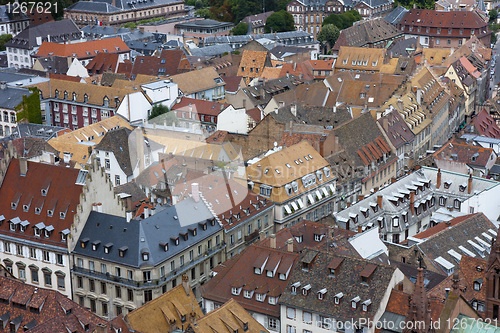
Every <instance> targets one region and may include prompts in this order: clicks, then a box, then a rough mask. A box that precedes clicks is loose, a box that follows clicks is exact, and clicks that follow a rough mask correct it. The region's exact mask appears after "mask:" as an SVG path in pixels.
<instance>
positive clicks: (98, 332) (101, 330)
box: [94, 323, 108, 333]
mask: <svg viewBox="0 0 500 333" xmlns="http://www.w3.org/2000/svg"><path fill="white" fill-rule="evenodd" d="M107 331H108V330H107V329H106V324H103V323H99V324H97V326H96V328H95V330H94V332H95V333H106V332H107Z"/></svg>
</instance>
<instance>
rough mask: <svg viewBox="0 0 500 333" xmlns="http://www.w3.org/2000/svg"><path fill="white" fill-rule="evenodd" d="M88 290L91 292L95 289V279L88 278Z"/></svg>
mask: <svg viewBox="0 0 500 333" xmlns="http://www.w3.org/2000/svg"><path fill="white" fill-rule="evenodd" d="M89 290H90V291H92V292H94V291H95V281H94V280H92V279H89Z"/></svg>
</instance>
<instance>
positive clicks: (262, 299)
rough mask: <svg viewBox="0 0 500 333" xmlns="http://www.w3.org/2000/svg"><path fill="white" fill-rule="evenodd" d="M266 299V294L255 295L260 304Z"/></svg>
mask: <svg viewBox="0 0 500 333" xmlns="http://www.w3.org/2000/svg"><path fill="white" fill-rule="evenodd" d="M265 298H266V296H265V295H264V294H256V295H255V299H256V300H257V301H258V302H264V299H265Z"/></svg>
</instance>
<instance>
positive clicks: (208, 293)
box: [200, 244, 298, 318]
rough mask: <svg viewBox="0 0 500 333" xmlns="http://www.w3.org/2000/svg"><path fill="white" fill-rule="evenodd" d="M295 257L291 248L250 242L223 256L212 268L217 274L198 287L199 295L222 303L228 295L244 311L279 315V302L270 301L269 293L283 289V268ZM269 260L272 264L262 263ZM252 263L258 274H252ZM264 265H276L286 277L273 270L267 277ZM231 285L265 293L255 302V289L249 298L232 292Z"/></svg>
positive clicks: (287, 275) (268, 267) (287, 269)
mask: <svg viewBox="0 0 500 333" xmlns="http://www.w3.org/2000/svg"><path fill="white" fill-rule="evenodd" d="M297 257H298V255H297V253H294V252H287V251H283V250H277V249H271V248H269V247H264V246H259V245H256V244H252V245H250V246H249V247H248V248H246V249H245V250H244V251H243V252H241V253H240V254H238V255H236V256H234V257H232V258H231V259H229V260H227V261H226V262H225V263H224V265H221V266H219V267H218V268H216V269H217V275H215V276H214V277H213V278H212V279H210V280H209V281H208V282H207V283H205V284H204V285H203V286H201V287H200V288H201V293H202V295H203V298H205V299H209V300H213V301H215V302H217V303H225V302H227V301H228V300H229V299H231V298H232V299H234V300H236V301H237V302H238V303H239V304H240V305H241V306H243V307H244V308H245V309H246V310H247V311H251V312H257V313H263V314H267V315H271V316H273V317H278V318H279V316H280V306H279V305H278V304H276V303H275V304H270V303H269V297H270V296H271V297H279V296H280V295H281V294H282V293H283V290H284V289H285V287H286V284H287V281H288V277H289V274H288V273H287V272H288V271H289V269H290V268H291V267H292V266H293V265H295V263H296V261H297ZM271 262H272V263H273V265H270V264H267V266H265V265H264V264H265V263H271ZM271 266H272V267H271ZM256 267H258V268H260V269H261V274H255V268H256ZM265 269H268V270H274V269H276V271H279V272H283V274H285V275H286V278H285V280H282V279H280V278H279V274H275V275H274V276H273V277H272V278H271V277H267V276H266V273H265ZM232 287H236V288H246V289H248V290H252V291H255V293H262V294H267V297H266V299H265V300H264V302H259V301H257V299H256V296H255V293H253V295H252V298H245V297H243V296H244V295H243V294H244V293H243V292H240V293H239V295H234V294H232V290H231V289H232Z"/></svg>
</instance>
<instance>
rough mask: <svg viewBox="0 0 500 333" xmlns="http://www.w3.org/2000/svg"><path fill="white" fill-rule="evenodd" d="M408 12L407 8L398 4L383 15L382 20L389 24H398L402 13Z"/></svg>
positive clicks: (402, 15)
mask: <svg viewBox="0 0 500 333" xmlns="http://www.w3.org/2000/svg"><path fill="white" fill-rule="evenodd" d="M407 12H408V9H406V8H404V7H403V6H400V5H398V6H397V7H396V8H394V9H393V10H392V11H391V12H390V13H389V14H387V15H386V16H384V20H386V21H387V22H389V23H391V24H398V23H399V22H400V21H401V20H402V19H403V17H404V15H405V14H406V13H407Z"/></svg>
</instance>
